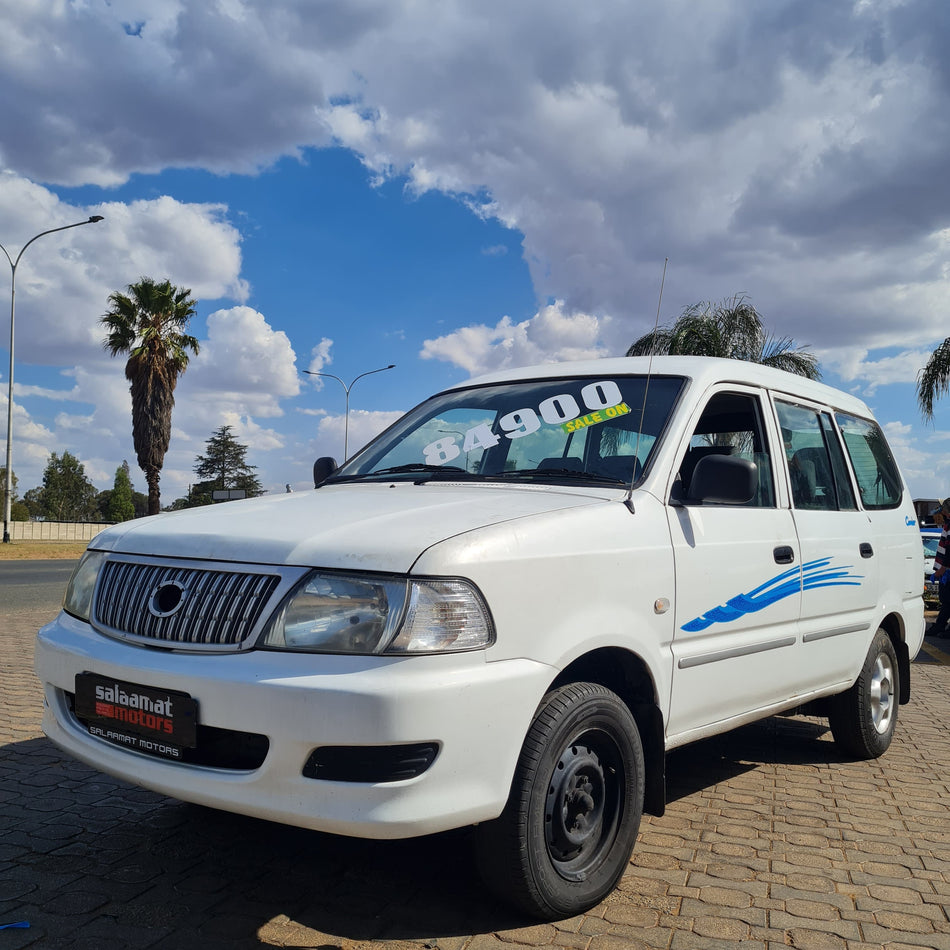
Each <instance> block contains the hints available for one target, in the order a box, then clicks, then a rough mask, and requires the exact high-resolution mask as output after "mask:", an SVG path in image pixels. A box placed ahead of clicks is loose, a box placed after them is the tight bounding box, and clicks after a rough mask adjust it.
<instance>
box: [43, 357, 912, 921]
mask: <svg viewBox="0 0 950 950" xmlns="http://www.w3.org/2000/svg"><path fill="white" fill-rule="evenodd" d="M315 471H317V472H318V475H317V476H316V478H317V481H318V482H319V484H318V485H317V487H316V488H315V490H314V491H312V492H302V493H296V494H281V495H275V496H271V497H266V498H261V499H256V500H251V501H246V502H230V503H227V504H224V505H218V506H214V507H210V508H204V509H198V510H190V511H183V512H178V513H174V514H163V515H159V516H157V517H154V518H148V519H143V520H139V521H131V522H126V523H125V524H121V525H117V526H115V527H113V528H111V529H109V530H107V531H105V532H103V533H102V534H100V535H99V536H98V537H97V538H96V539H95V540H94V541H93V542H92V544H91V545H90V547H89V550H88V551H87V553H86V554H85V555H84V557H83V559H82V561H81V563H80V565H79V566H78V568H77V569H76V572H75V574H74V576H73V578H72V580H71V582H70V584H69V588H68V591H67V594H66V599H65V605H64V609H63V611H62V613H61V614H60V615H59V617H58V618H57V619H56V620H55V621H54V622H53V623H51V624H50V625H49V626H47V627H44V628H43V630H41V631H40V634H39V639H38V642H37V647H36V671H37V675H38V676H39V678H40V680H41V681H42V683H43V686H44V689H45V699H46V710H45V716H44V729H45V731H46V733H47V735H48V736H49V737H50V738H51V739H52V740H53V741H54V742H55V743H56V744H57V745H59V746H61V747H62V748H63V749H65V750H67V751H68V752H70V753H71V754H72V755H74V756H76V757H77V758H79V759H81V760H83V761H84V762H86V763H89V764H90V765H93V766H95V767H96V768H98V769H101V770H103V771H105V772H108V773H110V774H112V775H115V776H118V777H120V778H123V779H125V780H127V781H130V782H133V783H136V784H139V785H142V786H145V787H147V788H150V789H155V790H157V791H159V792H163V793H165V794H168V795H171V796H174V797H176V798H179V799H184V800H187V801H193V802H199V803H202V804H205V805H211V806H215V807H219V808H224V809H228V810H231V811H235V812H241V813H244V814H248V815H255V816H258V817H261V818H266V819H271V820H274V821H280V822H286V823H290V824H295V825H299V826H302V827H307V828H314V829H319V830H322V831H327V832H336V833H341V834H346V835H356V836H364V837H375V838H396V837H409V836H413V835H422V834H428V833H432V832H438V831H442V830H446V829H450V828H456V827H462V826H467V825H473V826H476V827H475V830H474V835H473V839H474V843H475V854H476V858H477V860H478V862H479V865H480V867H481V868H482V870H483V873H484V876H485V879H486V881H487V882H488V884H489V886H490V887H492V888H493V889H494V890H496V891H497V892H498V893H499V894H500V895H501V896H503V897H504V898H505V899H506V900H512V901H514V902H515V903H517V904H518V905H520V906H521V907H522V908H525V909H526V910H528V911H529V912H530V913H532V914H534V915H537V916H539V917H544V918H556V917H564V916H569V915H572V914H576V913H579V912H581V911H583V910H585V909H586V908H589V907H590V906H592V905H593V904H595V903H597V902H598V901H600V900H601V899H602V898H603V897H604V896H605V895H606V894H607V893H609V891H610V890H611V889H612V888H613V887H614V885H615V884H616V882H617V881H618V879H619V878H620V876H621V875H622V874H623V872H624V869H625V867H626V865H627V863H628V859H629V856H630V852H631V849H632V848H633V845H634V841H635V839H636V836H637V829H638V826H639V822H640V816H641V813H642V811H643V810H644V809H645V810H647V811H648V812H650V813H653V814H662V811H663V808H664V755H665V752H666V751H667V750H668V749H671V748H674V747H676V746H682V745H684V744H686V743H688V742H691V741H693V740H695V739H699V738H701V737H703V736H709V735H712V734H714V733H718V732H722V731H724V730H727V729H731V728H733V727H735V726H737V725H739V724H741V723H746V722H749V721H751V720H754V719H758V718H761V717H765V716H769V715H772V714H773V713H778V712H782V711H787V710H792V709H798V708H801V707H803V706H804V705H805V704H806V703H812V704H813V705H812V706H811V709H812V710H813V711H814V710H815V709H819V710H820V711H822V712H824V713H825V714H827V715H828V717H829V719H830V723H831V728H832V730H833V734H834V737H835V739H836V741H837V743H838V745H839V746H840V747H841V749H842V751H843V753H844V754H846V755H848V756H856V757H859V758H871V757H875V756H878V755H880V754H881V753H883V752H884V751H885V750H886V749H887V747H888V745H889V743H890V741H891V737H892V735H893V732H894V728H895V724H896V722H897V710H898V704H899V703H904V702H906V701H907V699H908V698H909V695H910V661H911V658H912V657H913V656H914V655H915V654H916V653H917V651H918V649H919V647H920V644H921V641H922V639H923V630H924V620H923V603H922V599H921V589H922V582H921V577H922V572H923V552H922V549H921V543H920V534H919V531H918V528H917V525H916V522H915V517H914V509H913V505H912V502H911V498H910V494H909V493H908V491H907V488H906V486H905V484H904V482H903V480H902V478H901V475H900V473H899V471H898V469H897V466H896V465H895V463H894V460H893V458H892V456H891V453H890V451H889V450H888V447H887V444H886V442H885V440H884V436H883V434H882V432H881V430H880V428H879V427H878V425H877V424H876V423H875V422H874V421H873V419H872V418H871V413H870V412H869V410H868V409H867V407H866V406H865V405H864V404H863V403H861V402H859V401H858V400H856V399H855V398H853V397H851V396H849V395H846V394H845V393H842V392H838V391H836V390H833V389H831V388H829V387H827V386H824V385H821V384H819V383H815V382H810V381H808V380H804V379H801V378H799V377H796V376H791V375H788V374H786V373H782V372H778V371H774V370H769V369H766V368H763V367H761V366H758V365H755V364H750V363H746V362H740V361H735V360H707V359H698V358H676V357H657V358H654V359H653V360H652V361H648V360H647V359H609V360H599V361H592V362H583V363H573V364H561V365H547V366H538V367H532V368H528V369H521V370H513V371H507V372H503V373H496V374H493V375H491V376H485V377H482V378H480V379H476V380H473V381H471V382H468V383H465V384H463V385H459V386H456V387H454V388H452V389H449V390H446V391H445V392H442V393H440V394H439V395H437V396H435V397H433V398H432V399H430V400H428V401H427V402H425V403H423V404H422V405H420V406H419V407H417V408H416V409H414V410H412V411H411V412H409V413H408V414H407V415H406V416H404V417H403V418H402V419H401V420H400V421H399V422H397V423H396V424H395V425H394V426H392V427H391V428H390V429H389V430H388V431H387V432H385V433H383V434H382V435H381V436H379V437H378V438H377V439H376V440H375V441H374V442H372V443H371V444H370V445H368V446H367V447H366V448H365V449H363V450H362V451H361V452H360V453H359V454H358V455H356V456H355V457H354V458H353V459H351V460H350V461H349V462H347V463H346V464H344V465H343V466H342V467H341V468H339V469H336V470H334V467H333V465H332V464H330V462H329V461H328V460H320V461H319V462H318V465H317V466H315Z"/></svg>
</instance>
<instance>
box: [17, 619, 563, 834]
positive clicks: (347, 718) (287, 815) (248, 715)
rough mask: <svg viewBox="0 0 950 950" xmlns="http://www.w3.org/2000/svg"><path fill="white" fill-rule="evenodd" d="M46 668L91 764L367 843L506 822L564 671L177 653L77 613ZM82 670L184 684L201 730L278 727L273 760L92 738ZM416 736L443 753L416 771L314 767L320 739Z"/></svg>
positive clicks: (168, 685) (428, 661) (421, 660)
mask: <svg viewBox="0 0 950 950" xmlns="http://www.w3.org/2000/svg"><path fill="white" fill-rule="evenodd" d="M35 667H36V673H37V676H38V677H39V679H40V681H41V683H42V684H43V689H44V700H45V708H44V714H43V729H44V731H45V732H46V734H47V736H49V738H50V739H51V740H52V741H53V742H54V743H56V745H58V746H59V747H60V748H62V749H64V750H65V751H66V752H68V753H70V754H71V755H73V756H75V757H76V758H77V759H80V760H81V761H83V762H85V763H87V764H88V765H91V766H93V767H95V768H97V769H100V770H101V771H103V772H107V773H108V774H110V775H113V776H116V777H117V778H120V779H124V780H125V781H128V782H130V783H132V784H135V785H139V786H142V787H144V788H149V789H152V790H154V791H157V792H160V793H163V794H166V795H169V796H171V797H174V798H178V799H181V800H184V801H190V802H195V803H198V804H202V805H208V806H211V807H215V808H221V809H224V810H226V811H233V812H238V813H241V814H247V815H252V816H255V817H258V818H264V819H268V820H271V821H279V822H284V823H286V824H291V825H297V826H299V827H304V828H312V829H315V830H319V831H326V832H332V833H336V834H345V835H353V836H357V837H367V838H403V837H412V836H415V835H423V834H430V833H434V832H438V831H445V830H448V829H450V828H457V827H462V826H465V825H469V824H473V823H476V822H479V821H485V820H489V819H491V818H494V817H497V816H498V815H499V814H500V813H501V810H502V809H503V808H504V805H505V802H506V801H507V798H508V792H509V789H510V785H511V780H512V776H513V774H514V769H515V765H516V762H517V759H518V755H519V753H520V751H521V745H522V742H523V740H524V736H525V734H526V733H527V730H528V727H529V725H530V722H531V719H532V717H533V715H534V712H535V710H536V709H537V706H538V703H539V702H540V700H541V697H542V696H543V695H544V692H545V691H546V689H547V687H548V685H549V684H550V682H551V681H552V679H553V678H554V676H555V675H556V674H555V671H554V670H552V669H551V668H550V667H547V666H545V665H543V664H539V663H535V662H532V661H529V660H525V659H513V660H505V661H501V662H497V663H490V662H486V655H485V653H484V652H473V653H461V654H449V655H443V656H417V657H351V656H327V655H315V654H300V653H296V654H295V653H277V652H268V651H251V652H248V653H243V654H226V655H223V654H215V655H209V654H195V653H175V652H169V651H165V650H155V649H149V648H143V647H138V646H134V645H130V644H127V643H122V642H119V641H116V640H111V639H109V638H107V637H103V636H101V635H99V634H97V633H96V632H95V631H93V630H92V628H91V627H90V626H89V625H88V624H86V623H83V622H81V621H78V620H76V619H75V618H73V617H70V616H69V615H67V614H60V616H59V617H58V618H57V619H56V620H55V621H54V622H53V623H51V624H49V625H48V626H46V627H44V628H43V629H42V630H41V631H40V633H39V636H38V639H37V643H36V656H35ZM83 672H93V673H97V674H100V675H102V676H108V677H113V678H115V679H116V680H122V681H126V682H130V683H136V684H140V685H143V686H151V687H155V688H158V689H166V690H177V691H181V692H185V693H187V694H189V695H190V696H191V697H193V698H194V699H196V700H197V701H198V706H199V714H198V716H199V722H200V723H201V724H202V725H204V726H210V727H213V728H215V729H222V730H228V731H231V732H237V733H241V732H244V733H254V734H258V735H263V736H265V737H266V739H267V752H266V755H265V756H264V759H263V762H261V764H260V765H259V766H257V767H254V768H220V767H210V766H207V765H194V764H185V763H182V762H176V761H170V760H167V759H163V758H157V757H153V756H151V755H148V754H146V753H144V752H139V751H135V750H131V749H127V748H122V747H120V746H118V745H115V744H114V743H112V742H109V741H107V740H105V739H102V738H98V737H96V736H93V735H91V734H90V732H89V730H88V729H87V728H86V727H85V726H84V724H83V723H82V722H80V720H79V719H78V718H77V717H76V715H75V713H74V711H73V709H72V702H71V694H72V692H73V690H74V688H75V686H74V684H75V679H76V675H77V674H78V673H83ZM417 743H435V744H436V745H437V747H438V754H437V756H436V758H435V760H434V762H433V763H432V765H431V766H430V767H429V768H428V769H426V770H425V771H424V772H423V773H422V774H420V775H417V776H416V777H414V778H411V779H407V780H400V781H387V782H375V783H374V782H355V781H327V780H323V779H319V778H312V777H307V776H305V775H304V768H305V765H306V763H307V762H308V759H309V758H310V756H311V754H312V753H313V751H314V749H317V748H323V747H360V746H366V747H371V746H375V747H379V746H399V745H410V744H417ZM311 772H312V770H311Z"/></svg>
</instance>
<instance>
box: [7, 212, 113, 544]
mask: <svg viewBox="0 0 950 950" xmlns="http://www.w3.org/2000/svg"><path fill="white" fill-rule="evenodd" d="M101 220H102V215H101V214H94V215H91V216H90V217H88V218H87V219H86V220H85V221H77V222H76V223H75V224H64V225H63V226H62V227H61V228H50V229H49V230H48V231H40V233H39V234H34V235H33V237H31V238H30V239H29V241H27V242H26V244H24V245H23V247H22V248H20V253H19V254H17V256H16V260H14V259H13V258H12V257H10V255H9V254H8V253H7V249H6V248H5V247H4V246H3V245H2V244H0V251H3V254H4V256H5V257H6V259H7V261H8V262H9V264H10V373H9V379H8V380H7V471H6V483H5V485H4V493H3V543H4V544H9V543H10V503H11V501H12V500H13V326H14V317H15V314H16V269H17V264H19V263H20V258H21V257H23V252H24V251H25V250H26V249H27V248H28V247H29V246H30V245H31V244H32V243H33V242H34V241H35V240H37V238H41V237H43V235H44V234H54V233H55V232H56V231H68V230H69V229H70V228H79V227H82V226H83V225H84V224H95V223H96V222H97V221H101Z"/></svg>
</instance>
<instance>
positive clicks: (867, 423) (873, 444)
mask: <svg viewBox="0 0 950 950" xmlns="http://www.w3.org/2000/svg"><path fill="white" fill-rule="evenodd" d="M835 419H836V420H837V422H838V426H839V428H840V429H841V433H842V435H843V436H844V444H845V448H846V449H847V450H848V457H849V458H850V459H851V467H852V468H853V469H854V476H855V478H856V479H857V482H858V491H859V492H860V493H861V503H862V504H863V505H864V507H865V508H869V509H876V508H896V507H897V506H898V505H899V504H900V502H901V496H902V494H903V486H902V483H901V477H900V472H899V471H898V470H897V463H896V462H895V461H894V456H893V455H891V450H890V448H889V447H888V445H887V440H886V439H885V438H884V433H883V432H882V431H881V428H880V426H879V425H878V424H877V423H876V422H872V421H871V420H870V419H860V418H858V417H857V416H849V415H847V414H845V413H843V412H839V413H836V415H835Z"/></svg>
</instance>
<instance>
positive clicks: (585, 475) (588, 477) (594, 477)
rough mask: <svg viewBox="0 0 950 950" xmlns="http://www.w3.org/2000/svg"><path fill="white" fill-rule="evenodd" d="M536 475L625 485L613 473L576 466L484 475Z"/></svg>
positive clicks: (624, 482)
mask: <svg viewBox="0 0 950 950" xmlns="http://www.w3.org/2000/svg"><path fill="white" fill-rule="evenodd" d="M538 475H541V476H544V475H554V476H556V477H557V478H579V479H583V480H584V481H594V482H610V483H611V484H613V485H626V484H627V482H626V480H624V479H622V478H617V477H615V476H613V475H599V474H597V473H596V472H583V471H578V470H577V469H576V468H547V467H545V468H513V469H509V470H508V471H506V472H498V473H497V474H495V475H485V476H484V477H485V478H509V477H515V478H518V477H523V476H528V477H532V478H533V477H537V476H538Z"/></svg>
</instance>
